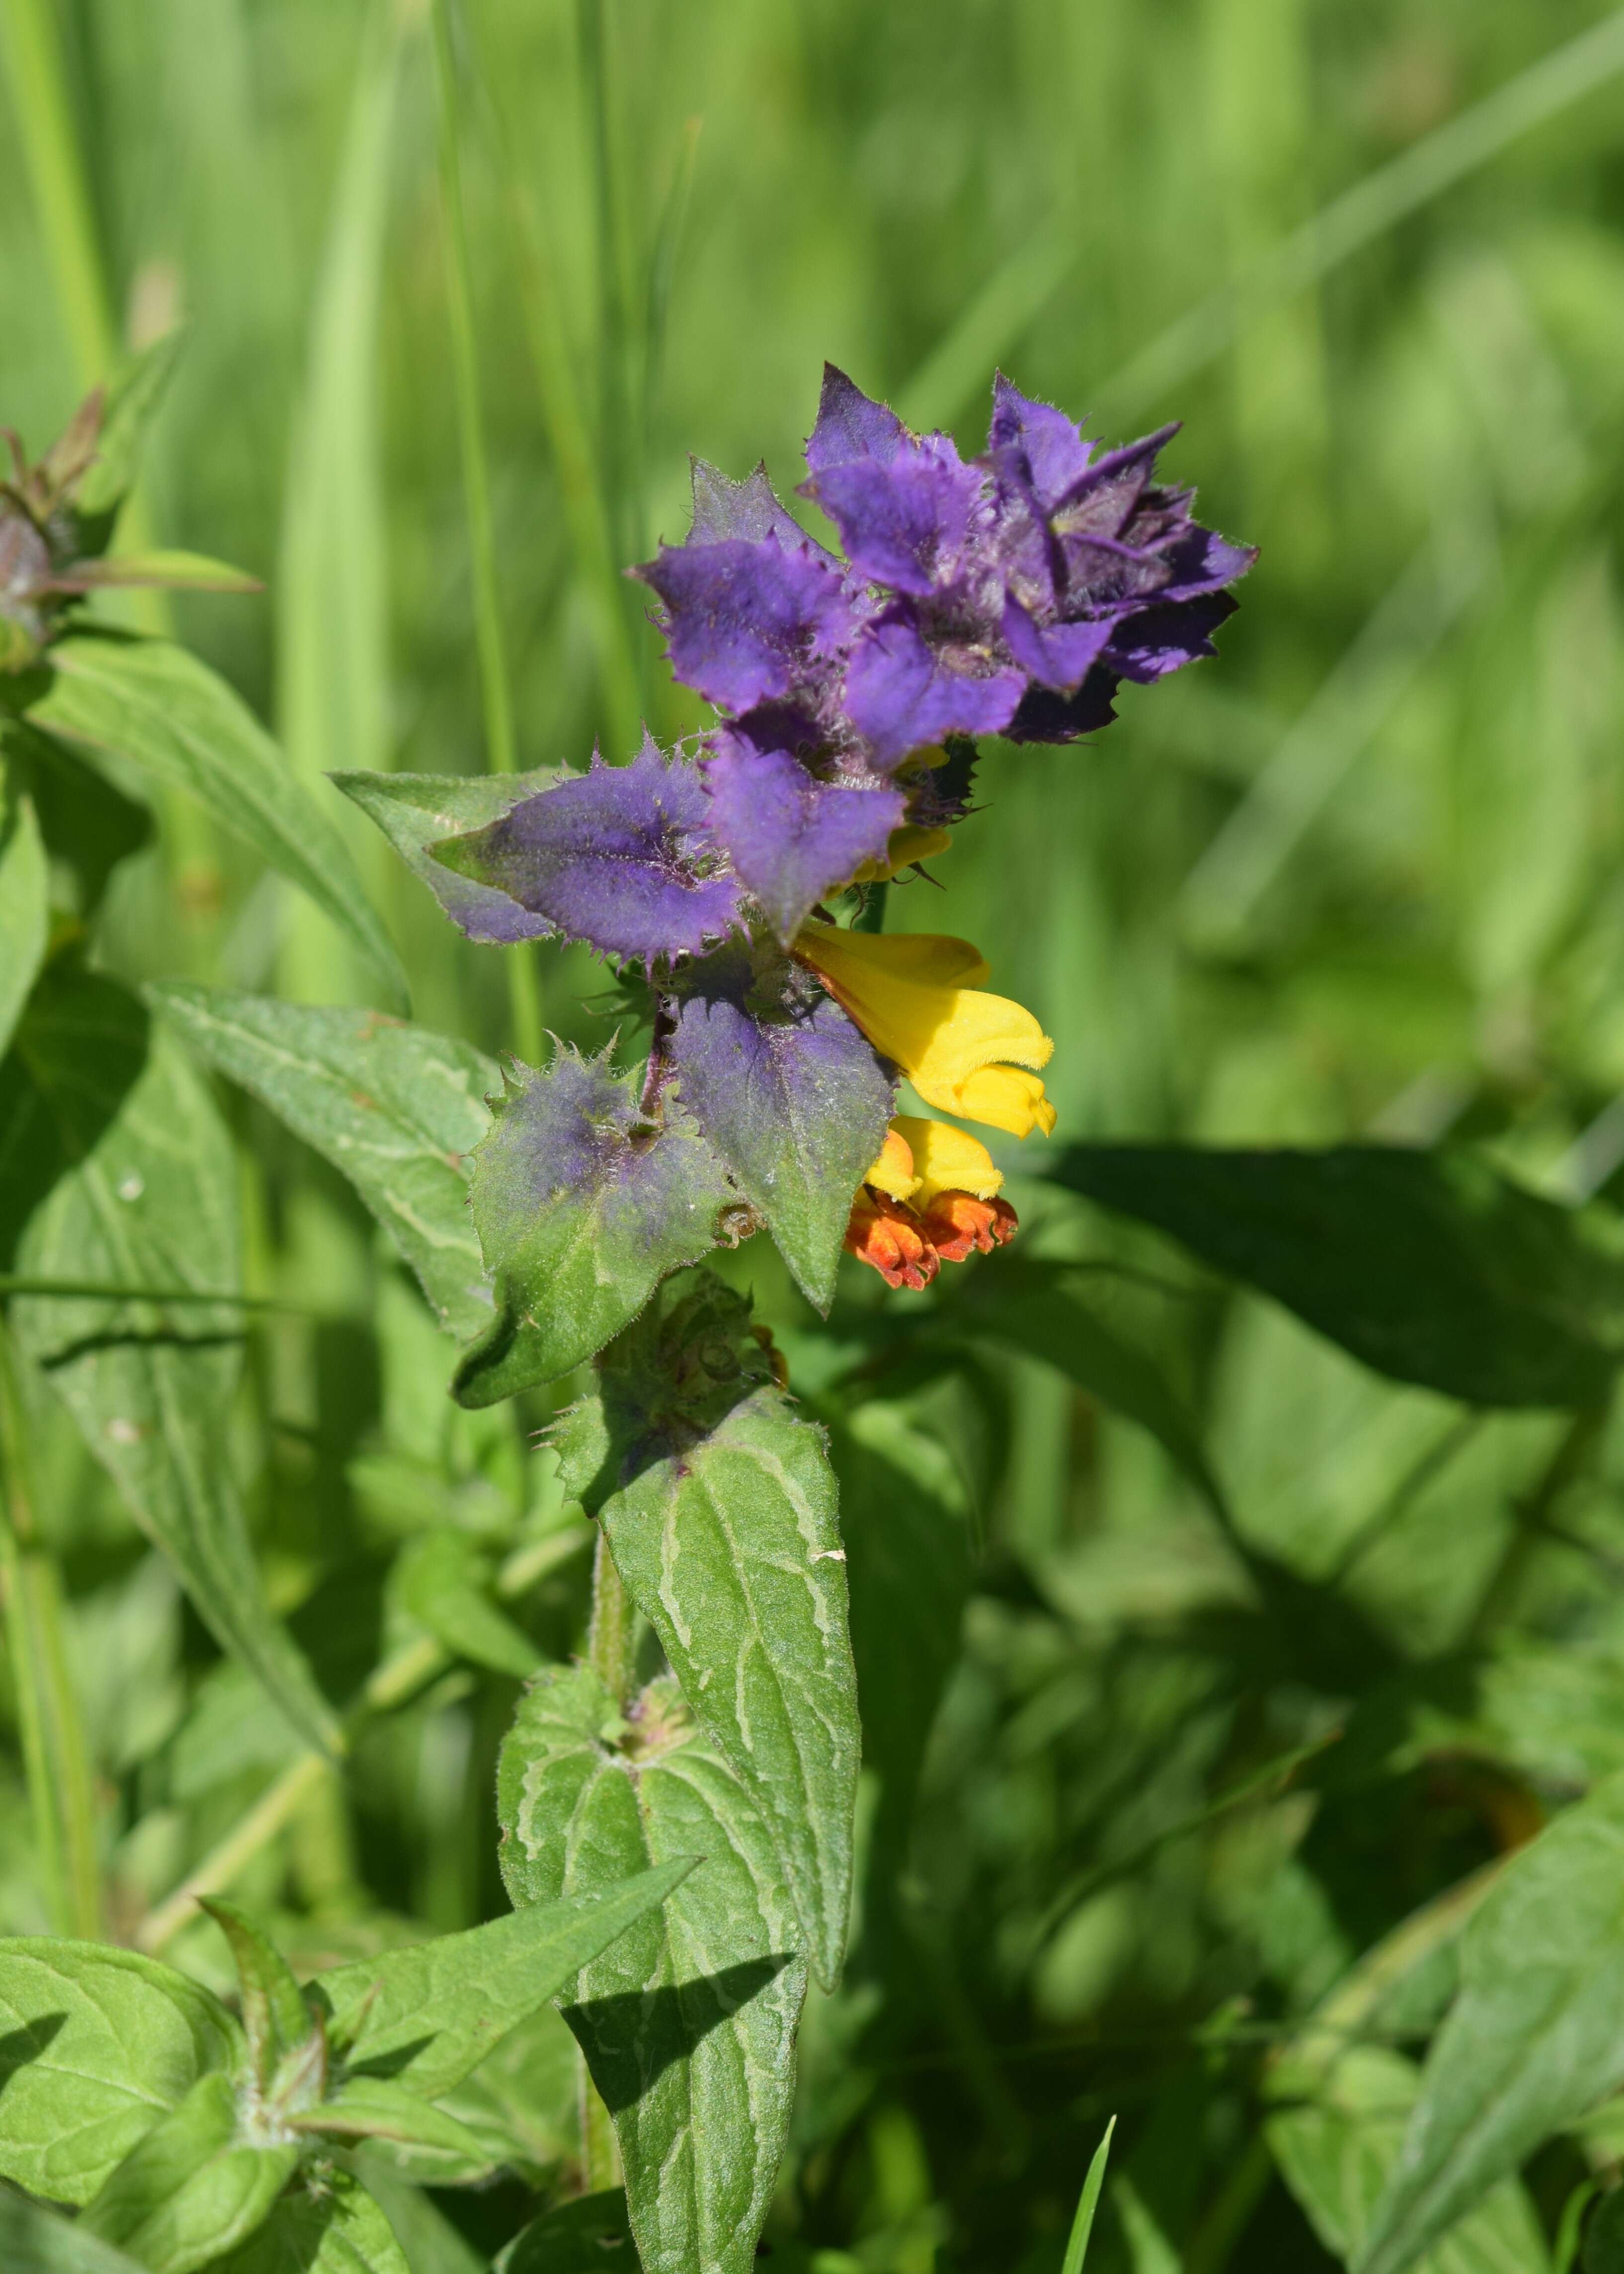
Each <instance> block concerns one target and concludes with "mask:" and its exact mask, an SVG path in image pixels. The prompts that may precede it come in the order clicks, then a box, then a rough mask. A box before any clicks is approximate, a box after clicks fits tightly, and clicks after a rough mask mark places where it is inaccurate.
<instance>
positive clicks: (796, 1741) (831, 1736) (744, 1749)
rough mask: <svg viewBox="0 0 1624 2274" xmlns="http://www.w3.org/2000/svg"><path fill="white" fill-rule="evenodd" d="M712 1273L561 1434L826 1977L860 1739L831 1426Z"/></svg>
mask: <svg viewBox="0 0 1624 2274" xmlns="http://www.w3.org/2000/svg"><path fill="white" fill-rule="evenodd" d="M748 1317H749V1314H748V1305H747V1304H745V1303H744V1302H743V1301H742V1300H741V1299H740V1297H738V1296H737V1295H735V1294H733V1292H732V1291H731V1290H729V1289H727V1288H726V1287H724V1286H723V1285H722V1284H720V1283H719V1282H718V1281H717V1280H715V1279H713V1278H711V1276H709V1275H702V1276H701V1277H700V1279H699V1281H698V1284H697V1286H696V1288H695V1290H694V1291H692V1292H689V1293H687V1294H684V1295H683V1296H681V1297H680V1298H679V1299H675V1300H668V1301H667V1302H666V1304H665V1306H663V1307H662V1308H661V1309H660V1311H658V1313H650V1314H649V1315H648V1317H646V1318H645V1319H643V1320H642V1321H639V1322H638V1324H637V1326H636V1327H635V1329H633V1330H632V1332H630V1333H629V1334H628V1335H626V1336H625V1337H622V1339H621V1341H620V1343H619V1344H616V1345H615V1347H614V1349H613V1351H612V1352H609V1354H608V1355H607V1357H606V1358H605V1360H604V1363H603V1367H602V1373H601V1377H600V1389H599V1391H598V1394H597V1395H596V1396H595V1397H590V1398H588V1399H585V1400H583V1403H582V1404H580V1405H579V1406H577V1407H576V1408H575V1410H574V1412H573V1413H572V1414H571V1416H570V1418H569V1420H568V1424H567V1427H566V1428H565V1431H564V1432H563V1434H561V1436H560V1454H561V1457H562V1459H563V1464H564V1468H563V1484H564V1488H565V1490H566V1492H567V1493H568V1494H569V1495H571V1496H572V1497H575V1498H577V1499H580V1500H581V1501H582V1502H583V1503H584V1505H585V1506H586V1508H587V1510H588V1512H589V1514H593V1513H595V1514H597V1515H598V1517H599V1518H600V1520H601V1522H602V1524H603V1526H604V1529H605V1532H606V1533H607V1535H608V1539H609V1544H610V1547H611V1550H612V1552H613V1556H614V1561H615V1564H616V1567H617V1568H618V1570H619V1571H620V1577H622V1579H624V1581H625V1583H626V1585H627V1586H628V1589H629V1590H630V1592H631V1594H632V1597H633V1599H634V1600H635V1602H636V1605H637V1607H638V1608H639V1609H640V1610H641V1611H642V1612H643V1615H644V1617H645V1618H647V1619H648V1620H649V1622H650V1624H651V1625H652V1626H653V1628H654V1629H655V1631H656V1632H657V1633H658V1636H659V1638H660V1642H661V1645H663V1647H664V1649H665V1656H666V1658H667V1660H669V1662H670V1664H671V1666H672V1668H673V1670H674V1672H675V1674H676V1675H677V1679H678V1680H679V1681H680V1683H681V1685H682V1689H683V1693H684V1695H685V1696H686V1697H687V1698H688V1703H689V1705H690V1706H692V1707H693V1709H694V1712H695V1714H696V1715H697V1716H698V1719H699V1721H701V1723H702V1725H703V1728H705V1729H706V1730H707V1731H708V1733H709V1734H710V1736H711V1738H712V1739H713V1740H714V1742H715V1743H716V1745H717V1747H718V1751H720V1752H721V1754H722V1756H723V1758H725V1759H726V1761H727V1762H728V1763H729V1764H730V1765H731V1766H732V1767H733V1769H734V1771H735V1772H736V1773H737V1774H738V1775H739V1776H740V1777H741V1778H742V1779H743V1781H744V1783H745V1785H746V1787H747V1788H748V1790H749V1792H750V1794H751V1795H752V1796H753V1797H754V1799H755V1801H756V1805H757V1806H758V1807H759V1808H760V1809H761V1811H762V1813H763V1817H764V1818H765V1819H766V1821H767V1823H768V1825H769V1826H771V1832H772V1836H773V1839H774V1841H775V1843H776V1844H777V1847H778V1854H779V1857H780V1860H781V1862H782V1864H783V1867H784V1873H785V1878H786V1880H787V1882H788V1885H789V1889H790V1893H791V1895H792V1897H793V1901H794V1904H795V1908H796V1910H797V1912H798V1913H799V1916H800V1917H801V1924H802V1926H803V1928H804V1929H805V1936H806V1940H807V1942H808V1945H809V1946H810V1948H811V1952H812V1957H813V1963H814V1966H815V1967H816V1970H817V1973H818V1977H819V1978H820V1980H823V1981H825V1982H828V1983H830V1984H832V1983H833V1982H834V1980H835V1979H836V1977H838V1973H839V1969H840V1960H841V1954H842V1951H843V1950H844V1948H845V1944H846V1914H847V1909H848V1907H849V1903H850V1899H851V1872H852V1811H853V1803H854V1798H855V1793H856V1781H857V1768H858V1757H859V1752H860V1749H861V1737H860V1732H859V1728H858V1721H857V1684H856V1675H855V1673H854V1670H853V1663H852V1652H851V1644H850V1641H849V1639H848V1638H847V1631H846V1551H845V1549H844V1547H842V1546H841V1542H840V1532H839V1528H838V1525H837V1523H836V1517H835V1510H836V1500H837V1494H836V1488H835V1480H834V1474H833V1472H832V1471H831V1468H830V1465H829V1457H828V1453H827V1450H826V1449H825V1444H824V1439H823V1431H822V1430H821V1429H818V1428H816V1427H814V1426H813V1425H812V1424H811V1423H809V1422H807V1421H803V1420H801V1419H800V1418H799V1417H798V1416H797V1414H796V1412H795V1410H794V1407H793V1403H792V1401H791V1400H790V1399H789V1398H788V1397H786V1396H785V1394H784V1393H783V1391H782V1390H780V1389H778V1386H777V1384H776V1383H775V1382H772V1380H771V1370H770V1367H769V1366H768V1363H767V1360H766V1359H765V1357H764V1355H763V1352H762V1351H761V1349H760V1348H759V1346H758V1345H757V1344H756V1342H755V1341H754V1340H753V1338H752V1337H751V1336H750V1334H749V1330H748Z"/></svg>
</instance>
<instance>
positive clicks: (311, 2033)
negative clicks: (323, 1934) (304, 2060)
mask: <svg viewBox="0 0 1624 2274" xmlns="http://www.w3.org/2000/svg"><path fill="white" fill-rule="evenodd" d="M199 1901H200V1902H201V1904H202V1906H203V1909H205V1910H206V1911H207V1913H208V1915H209V1916H210V1917H211V1918H212V1919H213V1920H214V1924H215V1925H216V1926H217V1927H218V1928H219V1929H220V1931H221V1932H222V1934H223V1935H224V1936H225V1939H226V1940H227V1942H228V1943H229V1945H230V1946H231V1957H232V1961H233V1962H234V1964H235V1965H236V1968H237V1984H238V1989H239V1999H240V2003H241V2005H242V2009H243V2028H244V2030H245V2031H246V2033H247V2037H248V2057H249V2059H250V2061H251V2062H252V2065H253V2073H254V2080H255V2082H256V2083H257V2084H258V2085H259V2090H261V2092H268V2091H269V2090H271V2087H272V2084H273V2082H274V2080H275V2077H276V2072H277V2070H278V2068H279V2067H281V2066H282V2063H283V2061H284V2060H286V2059H288V2057H289V2055H294V2056H298V2055H301V2054H304V2053H305V2052H306V2050H307V2049H308V2048H309V2047H310V2046H311V2044H312V2040H313V2039H314V2038H315V2037H316V2036H317V2034H318V2032H317V2029H316V2020H315V2016H314V2014H312V2012H311V2009H310V2007H309V2006H308V2005H306V2003H305V1993H304V1992H303V1991H302V1990H301V1989H300V1988H299V1985H298V1983H297V1980H296V1979H295V1977H294V1973H293V1969H292V1968H291V1967H290V1966H289V1963H288V1962H287V1960H286V1959H285V1958H284V1957H283V1956H282V1953H281V1951H279V1950H278V1949H277V1948H276V1946H275V1945H274V1943H273V1942H272V1941H271V1939H270V1938H269V1937H268V1936H267V1935H266V1934H265V1933H263V1932H262V1931H261V1930H260V1929H259V1927H258V1926H256V1925H255V1924H254V1922H253V1920H252V1919H251V1918H250V1917H249V1916H248V1914H247V1912H246V1911H244V1910H243V1909H239V1907H238V1906H237V1904H236V1903H232V1902H228V1901H226V1899H225V1897H224V1896H223V1895H202V1896H199Z"/></svg>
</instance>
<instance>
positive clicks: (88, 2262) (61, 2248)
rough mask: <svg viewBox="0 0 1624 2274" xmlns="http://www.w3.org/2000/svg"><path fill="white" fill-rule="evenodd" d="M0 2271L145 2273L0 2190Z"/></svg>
mask: <svg viewBox="0 0 1624 2274" xmlns="http://www.w3.org/2000/svg"><path fill="white" fill-rule="evenodd" d="M0 2266H4V2268H5V2269H6V2274H146V2270H145V2269H144V2268H142V2267H140V2266H138V2265H137V2264H136V2262H135V2260H134V2259H133V2258H126V2257H125V2255H124V2252H123V2251H122V2250H117V2249H115V2248H114V2247H113V2245H112V2244H111V2243H110V2242H102V2241H100V2240H98V2239H97V2237H96V2236H95V2235H94V2234H86V2232H85V2230H84V2228H83V2227H82V2226H81V2225H79V2222H78V2221H77V2220H76V2219H67V2218H64V2217H63V2215H62V2213H61V2212H60V2211H56V2210H48V2209H47V2208H46V2206H45V2205H44V2204H43V2203H34V2202H24V2201H23V2199H22V2197H21V2196H20V2195H13V2194H12V2193H11V2189H10V2188H9V2187H0Z"/></svg>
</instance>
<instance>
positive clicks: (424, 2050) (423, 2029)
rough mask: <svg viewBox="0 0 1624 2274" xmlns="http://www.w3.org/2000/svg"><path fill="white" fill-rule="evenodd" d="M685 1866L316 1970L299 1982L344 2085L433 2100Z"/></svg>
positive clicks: (658, 1899)
mask: <svg viewBox="0 0 1624 2274" xmlns="http://www.w3.org/2000/svg"><path fill="white" fill-rule="evenodd" d="M692 1869H693V1858H692V1856H688V1857H685V1858H680V1859H678V1860H677V1861H675V1862H671V1863H666V1864H662V1865H661V1866H660V1867H659V1869H658V1870H657V1871H643V1872H640V1873H639V1874H638V1875H637V1877H636V1878H635V1879H626V1880H623V1881H620V1883H618V1884H616V1885H614V1886H609V1887H607V1888H606V1889H605V1890H604V1891H602V1892H591V1893H588V1894H582V1895H578V1896H572V1897H571V1898H569V1899H568V1901H562V1902H557V1903H548V1904H546V1905H545V1906H544V1907H543V1908H541V1909H535V1910H523V1911H516V1912H515V1914H514V1916H512V1917H511V1918H503V1919H492V1921H491V1922H490V1923H489V1924H487V1925H485V1926H476V1927H470V1928H469V1929H468V1930H467V1931H466V1932H465V1933H462V1934H445V1935H440V1936H439V1937H437V1938H436V1939H435V1940H434V1941H432V1942H425V1943H417V1944H414V1945H412V1946H410V1947H409V1948H407V1949H404V1950H391V1951H386V1952H385V1953H384V1954H382V1955H381V1956H380V1957H378V1958H374V1959H367V1960H359V1961H357V1962H356V1963H354V1964H353V1965H350V1966H340V1967H335V1968H334V1969H332V1970H331V1971H330V1972H328V1973H326V1974H319V1975H318V1976H317V1977H316V1978H315V1981H314V1983H313V1984H311V1985H309V1986H310V1987H311V1988H312V1990H315V1991H317V1992H320V1995H321V1996H322V1997H323V1998H324V1999H325V2000H326V2003H327V2010H328V2013H329V2014H330V2016H331V2020H330V2022H329V2026H328V2035H329V2037H330V2038H331V2040H332V2043H333V2045H334V2049H335V2053H339V2054H342V2059H343V2061H344V2063H345V2066H346V2068H347V2070H348V2073H349V2075H350V2078H351V2079H353V2078H355V2077H357V2076H360V2075H364V2074H365V2075H373V2076H380V2077H387V2078H394V2079H396V2080H398V2081H400V2082H403V2083H405V2084H408V2085H410V2088H411V2090H413V2091H414V2092H415V2093H417V2095H418V2096H419V2097H421V2098H423V2099H425V2100H432V2099H436V2098H438V2097H439V2096H440V2094H441V2093H442V2092H447V2091H449V2090H450V2089H451V2087H452V2086H453V2085H454V2084H455V2083H456V2082H457V2081H458V2080H459V2078H462V2077H464V2076H466V2075H467V2074H468V2073H469V2071H470V2069H471V2068H474V2067H477V2065H478V2063H479V2062H480V2061H482V2060H483V2059H484V2058H485V2054H486V2053H488V2052H490V2050H491V2048H492V2045H494V2044H496V2043H497V2041H498V2040H499V2038H500V2037H504V2036H505V2035H506V2034H507V2032H508V2030H509V2029H513V2028H514V2027H515V2024H516V2023H518V2022H522V2021H523V2019H524V2017H525V2015H526V2014H529V2013H532V2012H533V2011H534V2010H535V2008H536V2007H538V2006H545V2004H547V2002H548V2001H549V2000H550V1999H553V1998H554V1997H556V1996H557V1994H558V1992H559V1991H560V1989H561V1988H562V1987H563V1986H564V1985H565V1984H568V1982H569V1981H570V1980H571V1979H572V1978H573V1977H575V1975H576V1974H577V1973H578V1972H579V1971H580V1969H581V1968H582V1967H583V1965H585V1964H586V1963H587V1962H589V1961H590V1959H593V1958H595V1957H596V1956H597V1955H598V1952H599V1951H600V1950H602V1949H604V1948H605V1946H606V1945H607V1944H609V1943H611V1942H613V1940H614V1939H615V1937H616V1936H617V1935H620V1934H623V1933H624V1932H625V1931H626V1930H627V1928H628V1927H629V1926H632V1925H635V1923H636V1922H637V1920H639V1919H640V1918H642V1917H643V1916H644V1915H645V1913H647V1912H649V1911H651V1910H658V1908H659V1906H660V1904H661V1903H662V1902H664V1901H665V1897H666V1896H667V1895H668V1894H670V1892H671V1890H672V1889H673V1887H675V1886H680V1883H681V1881H682V1880H683V1879H685V1878H686V1877H687V1875H688V1872H689V1871H691V1870H692Z"/></svg>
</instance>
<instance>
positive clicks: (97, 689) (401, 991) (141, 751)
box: [28, 632, 408, 1010]
mask: <svg viewBox="0 0 1624 2274" xmlns="http://www.w3.org/2000/svg"><path fill="white" fill-rule="evenodd" d="M50 663H51V672H52V676H51V680H50V683H49V687H48V688H47V689H46V690H45V692H44V693H43V694H42V695H41V697H40V699H39V701H38V702H36V703H34V704H33V705H31V707H30V710H29V712H28V717H29V719H30V721H31V722H32V724H34V726H36V727H43V728H45V729H46V731H47V732H48V733H50V734H59V735H62V736H63V737H64V739H65V740H67V741H69V742H83V743H86V744H87V745H88V746H89V747H90V748H91V749H99V750H109V751H112V752H114V753H116V754H117V756H119V757H124V758H127V759H128V760H130V761H131V763H132V764H135V765H138V766H139V767H140V768H141V769H142V771H143V772H146V773H148V774H150V775H152V776H153V777H154V779H155V780H158V781H160V782H162V783H164V784H165V785H166V786H167V787H170V788H173V789H179V790H184V791H185V792H186V793H187V794H189V795H190V796H192V797H195V798H197V799H198V800H199V802H201V803H202V804H204V805H206V806H207V808H208V809H209V811H210V812H211V813H213V814H214V816H215V817H216V819H218V820H219V821H221V822H222V823H223V824H224V825H225V826H226V827H227V828H228V829H229V830H231V831H233V832H235V833H236V834H237V836H239V837H241V838H243V839H244V840H245V841H246V842H247V843H248V844H250V845H252V847H253V848H254V850H255V851H256V852H257V853H258V854H259V855H260V857H261V859H263V860H265V861H267V862H269V863H270V865H271V866H272V868H274V869H275V870H278V871H280V873H281V874H282V876H284V877H289V878H291V880H292V881H293V883H294V884H296V885H298V886H299V888H300V889H301V891H303V892H307V893H308V894H309V896H310V898H311V899H312V900H313V901H314V902H315V904H316V906H317V907H319V908H320V910H321V911H322V913H323V915H327V917H329V918H330V919H331V921H332V922H334V923H335V925H336V926H337V927H338V930H340V931H341V932H342V934H343V936H344V937H345V938H346V939H348V940H349V941H350V943H351V945H353V946H355V947H356V948H357V949H358V950H359V952H360V953H361V954H362V956H363V957H365V960H366V961H367V963H368V964H369V965H370V966H371V967H372V970H373V972H374V973H375V974H376V975H377V976H378V978H379V980H380V983H381V984H382V986H383V988H384V989H385V990H386V992H387V995H388V997H389V998H390V999H391V1001H393V1002H394V1003H395V1005H396V1007H397V1008H399V1009H402V1010H403V1009H404V1008H405V1007H406V1003H407V999H408V998H407V990H406V975H405V973H404V972H403V971H402V968H401V964H400V959H399V957H398V956H397V955H396V954H395V950H394V948H393V946H392V945H390V941H389V936H388V934H387V932H386V931H385V930H384V928H383V925H382V923H381V922H380V919H379V917H378V915H377V912H376V911H375V910H374V908H373V907H372V903H371V902H370V901H369V900H368V899H367V897H366V892H365V886H364V885H362V882H361V877H360V871H359V870H357V867H356V864H355V862H354V861H353V860H352V859H351V858H350V848H349V847H348V846H347V845H346V844H345V842H344V840H343V839H342V836H341V835H340V834H339V832H338V829H337V827H336V825H335V824H334V823H333V822H332V821H331V820H330V819H329V818H328V817H327V814H326V813H325V812H324V811H323V810H322V809H321V807H320V805H318V804H317V802H316V801H315V800H314V798H312V796H311V794H310V793H309V791H308V790H306V789H305V787H304V785H303V784H302V783H301V782H300V781H299V780H298V779H297V777H296V776H295V775H294V774H293V773H292V772H291V771H290V770H289V766H288V764H287V762H286V760H285V759H284V758H283V757H282V752H281V751H280V750H279V749H277V747H276V745H275V743H274V742H273V741H272V740H271V738H270V736H269V735H268V734H267V733H266V731H265V729H264V727H261V726H260V724H259V720H258V719H256V718H255V717H254V715H253V713H252V711H250V710H249V709H248V707H247V705H246V704H244V702H243V701H242V699H241V697H239V696H237V694H236V693H234V692H233V690H232V689H230V688H229V687H228V686H227V684H226V682H225V681H224V680H223V679H222V678H220V677H219V676H218V674H216V673H214V672H212V671H211V670H210V669H209V668H208V666H207V664H205V663H200V662H199V660H198V659H197V657H195V656H193V655H189V654H188V653H187V651H185V649H184V648H178V647H171V646H170V645H169V644H168V643H167V642H166V641H163V640H129V639H122V638H112V637H109V636H106V635H105V634H100V633H90V632H76V633H73V634H71V636H69V637H67V638H65V639H62V640H59V641H57V642H56V644H55V645H54V646H53V647H52V649H51V651H50Z"/></svg>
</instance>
